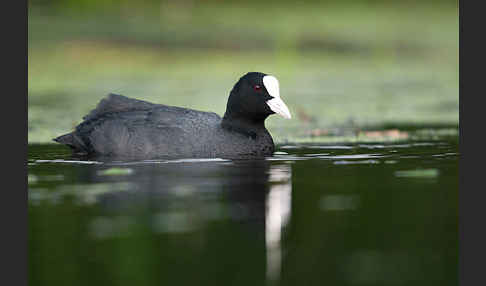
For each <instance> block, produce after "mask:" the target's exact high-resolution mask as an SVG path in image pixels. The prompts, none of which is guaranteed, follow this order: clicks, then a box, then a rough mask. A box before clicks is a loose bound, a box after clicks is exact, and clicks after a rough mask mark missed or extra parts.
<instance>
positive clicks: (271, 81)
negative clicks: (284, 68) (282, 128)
mask: <svg viewBox="0 0 486 286" xmlns="http://www.w3.org/2000/svg"><path fill="white" fill-rule="evenodd" d="M263 84H264V85H265V88H266V89H267V91H268V94H270V96H272V97H273V98H272V99H270V100H267V105H268V107H270V109H271V110H272V111H273V112H275V113H277V114H278V115H280V116H282V117H284V118H287V119H290V118H292V116H291V115H290V111H289V108H288V107H287V105H285V103H284V102H283V100H282V99H281V98H280V91H279V85H278V80H277V79H276V78H275V77H274V76H271V75H267V76H264V77H263Z"/></svg>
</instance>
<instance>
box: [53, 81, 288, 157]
mask: <svg viewBox="0 0 486 286" xmlns="http://www.w3.org/2000/svg"><path fill="white" fill-rule="evenodd" d="M266 76H267V75H266V74H263V73H256V72H252V73H247V74H246V75H244V76H243V77H241V78H240V79H239V81H238V82H237V83H236V84H235V86H234V87H233V89H232V90H231V92H230V96H229V98H228V103H227V108H226V112H225V114H224V117H223V118H221V117H220V116H219V115H217V114H216V113H213V112H203V111H197V110H193V109H188V108H182V107H175V106H167V105H163V104H154V103H150V102H147V101H142V100H137V99H132V98H128V97H125V96H122V95H117V94H110V95H108V97H106V98H105V99H102V100H101V101H100V103H99V104H98V106H97V107H96V109H94V110H92V111H91V112H90V113H89V114H88V115H86V116H85V117H83V122H81V123H80V124H79V125H78V126H76V128H75V130H74V131H73V132H71V133H68V134H65V135H62V136H59V137H57V138H55V139H54V141H56V142H59V143H62V144H66V145H67V146H69V147H71V148H72V149H73V151H74V153H76V154H84V155H91V156H105V157H106V156H107V157H129V158H144V159H148V158H182V157H184V158H202V157H204V158H237V157H248V156H250V157H261V156H270V155H272V154H273V152H274V148H275V147H274V142H273V140H272V136H271V135H270V133H269V132H268V130H267V129H266V128H265V124H264V122H265V119H266V118H267V117H268V116H269V115H271V114H273V113H275V112H274V111H273V110H272V107H271V106H269V104H268V103H267V102H268V101H269V100H271V99H274V96H271V95H270V93H269V92H268V91H267V88H268V86H265V82H264V80H263V78H264V77H266ZM275 81H276V80H275ZM277 84H278V83H277ZM267 85H268V84H267ZM277 88H278V87H277ZM276 100H279V99H276ZM282 104H283V102H282ZM285 108H286V107H285ZM286 110H287V113H288V109H286ZM277 112H279V111H277ZM279 113H280V112H279ZM288 117H290V113H288Z"/></svg>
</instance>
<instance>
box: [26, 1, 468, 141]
mask: <svg viewBox="0 0 486 286" xmlns="http://www.w3.org/2000/svg"><path fill="white" fill-rule="evenodd" d="M28 12H29V16H28V22H29V23H28V27H29V31H28V49H29V54H28V117H29V118H28V125H29V131H28V140H29V143H42V142H50V140H51V138H53V137H55V136H58V135H60V134H63V133H66V132H69V131H70V130H71V129H72V128H73V127H74V126H75V125H76V124H78V123H79V122H80V121H81V118H82V116H83V115H85V114H87V113H88V112H89V111H90V110H91V109H92V108H94V107H95V106H96V104H97V103H98V101H99V100H100V99H101V98H102V97H104V96H105V95H106V94H108V93H110V92H114V93H119V94H123V95H126V96H130V97H136V98H138V99H143V100H149V101H152V102H157V103H164V104H168V105H178V106H184V107H188V108H194V109H198V110H205V111H215V112H217V113H218V114H220V115H222V114H223V113H224V110H225V107H226V100H227V96H228V94H229V91H230V90H231V88H232V86H233V84H234V83H235V82H236V81H237V79H238V78H239V77H240V76H241V75H243V74H245V73H246V72H248V71H260V72H265V73H269V74H273V75H275V76H277V78H278V79H279V80H280V86H281V87H280V89H281V95H282V97H283V99H284V100H285V101H286V103H287V105H288V106H289V108H290V110H291V113H292V114H293V116H294V117H293V119H292V120H284V119H281V118H279V117H277V116H272V117H270V118H269V120H267V126H268V128H269V129H270V132H271V133H272V135H273V137H274V140H275V141H276V143H282V142H286V141H299V140H301V141H302V140H303V141H306V140H324V141H325V140H329V138H341V139H342V138H345V139H344V140H353V138H354V139H355V138H356V134H357V133H356V130H363V129H375V130H383V129H386V128H401V129H404V128H408V127H410V126H420V127H421V128H431V129H433V130H437V129H438V128H442V129H443V128H444V127H445V128H448V130H449V129H451V128H452V129H456V128H457V126H458V123H459V110H458V103H459V83H458V72H459V67H458V50H459V24H458V19H459V17H458V3H457V1H450V0H442V1H439V0H427V1H398V0H396V1H384V0H381V1H378V0H376V1H365V0H362V1H350V0H348V1H295V2H294V1H215V0H210V1H189V0H184V1H154V0H150V1H148V0H144V1H128V0H123V1H115V0H97V1H95V0H64V1H61V0H31V1H29V11H28ZM349 134H351V136H350V135H349ZM343 136H344V137H343ZM316 138H317V139H316ZM326 138H327V139H326ZM346 138H347V139H346Z"/></svg>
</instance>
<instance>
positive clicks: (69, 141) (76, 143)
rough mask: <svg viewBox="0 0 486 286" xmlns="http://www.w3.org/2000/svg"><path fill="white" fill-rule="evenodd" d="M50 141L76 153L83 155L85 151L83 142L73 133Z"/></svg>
mask: <svg viewBox="0 0 486 286" xmlns="http://www.w3.org/2000/svg"><path fill="white" fill-rule="evenodd" d="M52 140H53V141H55V142H58V143H61V144H64V145H67V146H69V147H71V148H72V149H73V150H74V151H75V152H76V153H84V152H86V151H87V149H86V145H85V144H84V142H83V140H81V139H80V138H79V137H78V136H77V135H76V134H75V133H74V132H71V133H68V134H64V135H61V136H59V137H56V138H54V139H52Z"/></svg>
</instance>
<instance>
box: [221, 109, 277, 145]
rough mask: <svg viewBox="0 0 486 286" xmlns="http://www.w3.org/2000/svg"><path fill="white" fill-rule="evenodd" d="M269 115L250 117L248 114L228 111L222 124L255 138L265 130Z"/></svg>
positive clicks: (231, 129)
mask: <svg viewBox="0 0 486 286" xmlns="http://www.w3.org/2000/svg"><path fill="white" fill-rule="evenodd" d="M267 117H268V115H267V116H265V117H260V118H252V119H248V116H244V115H242V114H238V113H235V112H228V111H226V113H225V114H224V117H223V120H222V122H221V126H222V127H223V128H224V129H226V130H229V131H234V132H238V133H241V134H244V135H246V136H249V137H252V138H253V139H255V138H256V136H257V133H259V132H261V131H264V130H265V119H266V118H267Z"/></svg>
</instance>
